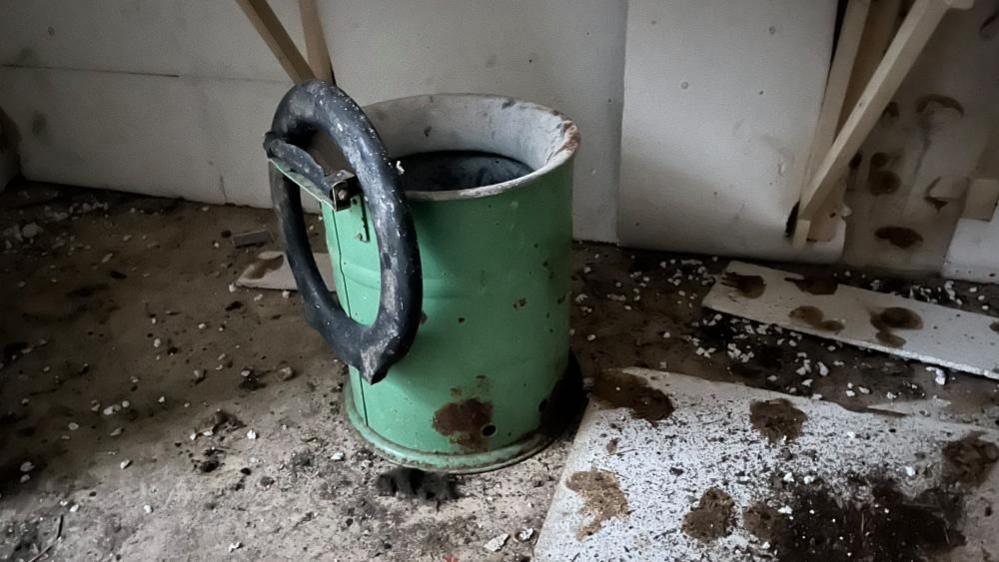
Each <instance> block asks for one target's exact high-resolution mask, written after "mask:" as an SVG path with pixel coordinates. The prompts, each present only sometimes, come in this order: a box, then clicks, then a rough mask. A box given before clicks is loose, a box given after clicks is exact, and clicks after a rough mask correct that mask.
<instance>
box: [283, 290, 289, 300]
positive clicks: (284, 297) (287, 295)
mask: <svg viewBox="0 0 999 562" xmlns="http://www.w3.org/2000/svg"><path fill="white" fill-rule="evenodd" d="M290 296H291V291H289V290H287V289H286V290H284V291H281V298H282V299H286V298H288V297H290Z"/></svg>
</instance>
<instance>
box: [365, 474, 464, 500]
mask: <svg viewBox="0 0 999 562" xmlns="http://www.w3.org/2000/svg"><path fill="white" fill-rule="evenodd" d="M375 490H376V491H377V492H378V495H380V496H399V497H402V498H411V499H417V500H420V501H425V502H435V503H437V504H440V503H443V502H446V501H451V500H455V499H458V497H459V495H458V489H457V482H456V480H455V479H454V477H453V476H450V475H448V474H442V473H437V472H425V471H422V470H419V469H416V468H405V467H398V468H393V469H391V470H387V471H385V472H383V473H381V474H379V475H378V478H377V479H376V480H375Z"/></svg>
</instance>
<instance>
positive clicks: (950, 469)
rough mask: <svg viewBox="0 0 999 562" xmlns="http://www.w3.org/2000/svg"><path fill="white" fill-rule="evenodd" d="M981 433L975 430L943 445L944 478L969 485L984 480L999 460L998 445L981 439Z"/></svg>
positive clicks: (977, 483)
mask: <svg viewBox="0 0 999 562" xmlns="http://www.w3.org/2000/svg"><path fill="white" fill-rule="evenodd" d="M981 435H982V434H981V432H977V431H975V432H972V433H969V434H968V435H966V436H965V437H964V438H962V439H958V440H957V441H951V442H950V443H947V444H946V445H944V448H943V451H942V453H943V458H944V478H946V479H947V480H948V481H950V482H960V483H961V484H968V485H971V486H977V485H979V484H981V483H982V482H985V480H986V478H988V476H989V473H990V472H992V467H993V466H995V464H996V461H997V460H999V447H997V446H996V445H995V443H990V442H988V441H982V439H981Z"/></svg>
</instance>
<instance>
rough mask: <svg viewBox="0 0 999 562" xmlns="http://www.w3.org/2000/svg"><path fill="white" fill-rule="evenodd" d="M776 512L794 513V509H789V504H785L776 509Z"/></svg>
mask: <svg viewBox="0 0 999 562" xmlns="http://www.w3.org/2000/svg"><path fill="white" fill-rule="evenodd" d="M777 513H781V514H783V515H791V514H792V513H794V510H793V509H791V506H789V505H785V506H784V507H782V508H780V509H778V510H777Z"/></svg>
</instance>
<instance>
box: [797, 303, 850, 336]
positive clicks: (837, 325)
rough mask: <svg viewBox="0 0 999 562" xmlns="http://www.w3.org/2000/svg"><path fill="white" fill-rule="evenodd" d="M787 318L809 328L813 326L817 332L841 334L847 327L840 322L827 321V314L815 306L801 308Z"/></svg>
mask: <svg viewBox="0 0 999 562" xmlns="http://www.w3.org/2000/svg"><path fill="white" fill-rule="evenodd" d="M787 316H788V318H790V319H791V320H795V321H797V322H801V323H802V324H807V325H808V326H811V327H812V328H815V329H816V330H822V331H823V332H839V331H842V330H843V328H844V327H845V326H843V323H842V322H840V321H839V320H826V319H825V316H826V315H825V313H824V312H822V310H820V309H819V308H817V307H814V306H808V305H805V306H799V307H798V308H796V309H794V310H792V311H791V312H789V313H788V315H787Z"/></svg>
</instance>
